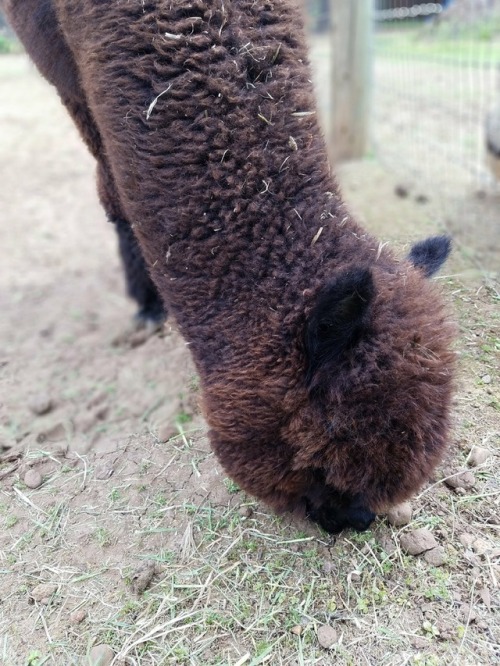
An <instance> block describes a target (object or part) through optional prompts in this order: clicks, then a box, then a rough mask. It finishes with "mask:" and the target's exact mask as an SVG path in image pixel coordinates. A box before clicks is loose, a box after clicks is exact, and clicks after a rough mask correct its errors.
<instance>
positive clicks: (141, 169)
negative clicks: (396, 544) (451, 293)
mask: <svg viewBox="0 0 500 666" xmlns="http://www.w3.org/2000/svg"><path fill="white" fill-rule="evenodd" d="M4 2H5V7H6V11H7V14H8V16H9V17H10V21H11V22H12V25H13V27H14V28H15V29H16V30H17V32H18V34H19V36H20V38H21V39H22V40H23V42H24V43H25V46H26V48H27V50H28V52H29V53H30V55H31V57H32V58H33V60H34V61H35V63H36V64H37V65H38V67H39V69H40V71H41V72H42V74H43V75H44V76H46V78H47V79H48V80H49V81H51V82H52V83H53V84H54V85H55V86H56V88H57V90H58V92H59V95H60V96H61V99H62V101H63V103H64V104H65V105H66V106H67V108H68V110H69V111H70V113H71V115H72V116H73V118H74V120H75V122H76V124H77V126H78V127H79V129H80V132H81V134H82V137H83V139H84V140H85V141H86V143H87V145H88V146H89V148H90V150H91V151H92V153H93V154H94V155H95V157H96V159H97V161H98V167H99V190H100V194H101V200H102V201H103V204H104V207H105V209H106V211H107V212H108V215H109V217H110V218H111V219H114V220H117V221H119V223H118V231H119V233H120V234H122V235H121V236H120V239H121V241H123V243H124V246H125V250H124V251H123V255H124V256H125V257H127V255H128V254H130V255H132V256H133V262H132V261H130V257H129V261H128V263H127V261H126V264H127V266H129V265H130V264H132V263H134V265H135V266H136V269H134V270H137V271H138V273H139V274H140V278H138V282H139V283H140V284H141V285H142V286H141V288H140V289H139V291H141V290H144V289H145V290H146V291H148V290H149V291H148V293H149V294H150V296H151V298H152V300H153V302H154V304H155V305H154V307H155V308H158V307H159V302H158V299H156V300H155V295H156V293H159V294H160V295H161V298H162V301H163V303H164V306H165V311H168V313H169V314H170V315H172V316H173V317H174V318H175V320H176V323H177V326H178V328H179V330H180V332H181V333H182V335H183V336H184V338H185V340H186V341H187V342H188V344H189V349H190V351H191V354H192V356H193V359H194V362H195V365H196V368H197V370H198V373H199V376H200V384H201V389H202V400H203V411H204V415H205V418H206V420H207V423H208V426H209V438H210V441H211V445H212V447H213V450H214V451H215V453H216V455H217V457H218V459H219V461H220V463H221V464H222V466H223V467H224V469H225V470H226V472H227V473H228V475H229V476H231V477H232V478H233V479H234V480H235V481H236V482H237V483H238V484H239V485H240V487H241V488H242V489H244V490H245V491H247V492H249V493H251V494H252V495H254V496H256V497H258V498H260V499H261V500H263V501H264V502H265V503H267V504H268V505H270V506H271V507H272V508H274V509H275V510H276V511H278V512H283V511H292V512H296V513H298V514H302V515H307V516H309V518H311V519H312V520H313V521H315V522H317V523H319V524H320V525H321V526H322V527H323V528H324V529H325V530H327V531H329V532H332V533H335V532H339V531H340V530H342V529H343V528H344V527H353V528H354V529H358V530H362V529H366V528H367V527H368V526H369V525H370V523H371V522H372V520H373V519H374V517H375V514H376V513H378V512H381V511H383V510H385V509H386V508H387V507H388V506H390V505H392V504H395V503H397V502H399V501H402V500H404V499H406V498H407V497H409V496H410V495H411V494H413V493H414V492H415V491H416V490H417V489H418V488H419V487H420V486H421V485H422V483H424V482H425V480H426V479H428V477H429V475H430V474H431V473H432V470H433V468H434V467H435V465H436V464H437V463H438V462H439V461H440V460H441V458H442V456H443V454H444V451H445V448H446V441H447V434H448V429H449V410H450V401H451V394H452V385H453V374H454V373H453V367H454V354H453V352H452V350H451V345H452V342H453V337H454V327H453V326H452V325H451V324H450V322H449V315H448V313H447V310H446V307H445V305H444V303H443V299H442V296H441V294H440V290H439V289H438V288H437V286H436V284H435V283H433V282H432V281H430V280H429V279H428V278H429V277H430V276H431V275H433V274H434V273H435V272H436V271H437V270H438V269H439V267H440V266H441V265H442V263H443V262H444V260H445V259H446V257H447V255H448V253H449V251H450V242H449V240H448V239H447V238H446V237H437V238H431V239H427V240H424V241H422V242H420V243H418V244H417V245H415V246H414V247H413V248H412V250H411V251H410V253H409V255H408V257H406V258H401V259H399V258H396V257H395V256H394V255H393V253H392V252H391V251H390V249H388V248H387V247H386V246H385V245H383V244H380V243H379V242H378V241H376V240H375V239H374V238H373V237H372V236H371V235H369V234H368V233H366V232H365V231H364V230H363V229H362V228H361V227H360V226H359V225H358V224H357V223H356V222H355V221H354V220H353V219H352V217H351V215H350V214H349V212H348V211H347V210H346V207H345V205H344V203H343V202H342V199H341V196H340V193H339V190H338V186H337V184H336V182H335V180H334V179H333V178H332V176H331V174H330V171H329V167H328V162H327V156H326V150H325V144H324V140H323V138H322V135H321V131H320V129H319V126H318V120H317V116H316V109H315V102H314V95H313V90H312V84H311V80H310V79H311V76H310V71H309V66H308V64H307V51H306V46H305V38H304V35H303V30H302V24H301V17H300V13H299V11H298V9H297V7H296V6H295V4H294V2H293V0H272V1H271V0H156V1H153V0H141V1H139V0H133V1H132V0H131V1H128V2H116V3H107V2H101V1H99V0H78V1H77V0H4ZM146 265H147V267H148V271H149V275H150V276H151V280H152V282H150V281H149V277H148V273H147V271H146V268H145V266H146ZM133 272H134V271H131V273H133ZM135 279H136V278H135V277H134V276H133V275H132V276H131V283H132V284H136V282H135ZM144 285H146V287H144ZM153 285H154V286H153ZM141 298H143V297H141ZM141 298H138V300H139V301H140V302H142V301H141ZM146 300H147V299H146Z"/></svg>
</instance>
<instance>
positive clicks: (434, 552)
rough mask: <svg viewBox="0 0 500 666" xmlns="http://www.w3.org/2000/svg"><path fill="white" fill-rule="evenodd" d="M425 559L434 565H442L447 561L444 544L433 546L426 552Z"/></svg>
mask: <svg viewBox="0 0 500 666" xmlns="http://www.w3.org/2000/svg"><path fill="white" fill-rule="evenodd" d="M424 560H425V561H426V562H427V563H428V564H431V565H432V566H433V567H440V566H441V565H443V564H444V563H445V562H446V551H445V549H444V548H443V546H437V547H436V548H431V550H428V551H426V552H425V553H424Z"/></svg>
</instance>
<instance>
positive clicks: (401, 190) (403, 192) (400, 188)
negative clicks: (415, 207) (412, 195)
mask: <svg viewBox="0 0 500 666" xmlns="http://www.w3.org/2000/svg"><path fill="white" fill-rule="evenodd" d="M394 194H395V195H396V196H397V197H400V198H401V199H406V197H407V196H408V189H407V188H406V187H405V186H404V185H396V187H395V188H394Z"/></svg>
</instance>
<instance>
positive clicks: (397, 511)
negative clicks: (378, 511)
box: [387, 502, 413, 527]
mask: <svg viewBox="0 0 500 666" xmlns="http://www.w3.org/2000/svg"><path fill="white" fill-rule="evenodd" d="M412 513H413V509H412V506H411V504H410V503H409V502H403V504H398V505H396V506H393V507H392V508H391V509H390V510H389V511H388V512H387V520H388V521H389V523H390V524H391V525H394V527H401V526H402V525H408V523H409V522H410V521H411V517H412Z"/></svg>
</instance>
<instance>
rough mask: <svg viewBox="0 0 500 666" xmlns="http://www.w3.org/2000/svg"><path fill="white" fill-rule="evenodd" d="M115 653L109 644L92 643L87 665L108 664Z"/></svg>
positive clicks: (108, 665) (100, 665)
mask: <svg viewBox="0 0 500 666" xmlns="http://www.w3.org/2000/svg"><path fill="white" fill-rule="evenodd" d="M114 657H115V653H114V652H113V650H112V649H111V648H110V647H109V645H105V644H102V645H94V647H93V648H92V650H90V654H89V659H88V666H110V664H111V662H112V661H113V659H114Z"/></svg>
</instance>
